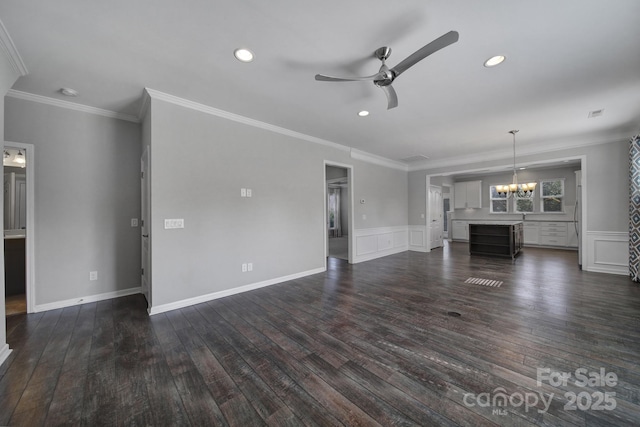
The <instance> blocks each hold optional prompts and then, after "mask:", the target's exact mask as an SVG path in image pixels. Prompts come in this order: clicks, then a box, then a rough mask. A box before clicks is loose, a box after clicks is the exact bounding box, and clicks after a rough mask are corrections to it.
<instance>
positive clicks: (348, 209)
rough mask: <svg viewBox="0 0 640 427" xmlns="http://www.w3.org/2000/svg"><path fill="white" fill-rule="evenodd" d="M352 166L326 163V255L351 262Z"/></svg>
mask: <svg viewBox="0 0 640 427" xmlns="http://www.w3.org/2000/svg"><path fill="white" fill-rule="evenodd" d="M351 170H352V169H351V168H350V167H348V166H340V165H333V164H325V217H326V234H325V237H326V256H327V258H335V259H341V260H345V261H347V262H351V260H352V258H351V238H350V237H351V234H352V226H353V221H352V218H351V217H352V215H351V213H352V199H353V197H352V194H353V193H352V188H351Z"/></svg>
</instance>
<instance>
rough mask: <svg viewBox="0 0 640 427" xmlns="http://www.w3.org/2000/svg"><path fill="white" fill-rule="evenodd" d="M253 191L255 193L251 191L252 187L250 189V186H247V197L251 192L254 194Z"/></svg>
mask: <svg viewBox="0 0 640 427" xmlns="http://www.w3.org/2000/svg"><path fill="white" fill-rule="evenodd" d="M252 193H253V192H252V191H251V189H250V188H247V197H251V194H252Z"/></svg>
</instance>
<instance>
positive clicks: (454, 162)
mask: <svg viewBox="0 0 640 427" xmlns="http://www.w3.org/2000/svg"><path fill="white" fill-rule="evenodd" d="M627 141H628V138H623V139H620V138H615V139H613V140H611V139H609V140H594V141H587V142H583V141H576V140H571V141H567V142H560V143H558V142H556V143H550V144H546V145H542V146H537V147H535V148H532V147H523V148H519V149H518V150H519V151H518V157H519V158H522V157H524V156H532V155H536V154H545V153H553V152H557V151H563V150H571V149H576V148H582V147H589V146H593V145H601V144H609V143H620V142H627ZM505 159H512V156H505V152H504V150H496V151H489V152H486V153H482V154H473V155H469V156H457V157H449V158H445V159H439V160H438V159H436V160H427V161H424V162H420V163H416V164H413V165H411V166H409V172H414V171H421V170H429V169H436V168H437V169H440V168H446V167H454V166H465V165H472V164H478V163H483V162H490V161H494V160H505ZM510 161H511V160H510Z"/></svg>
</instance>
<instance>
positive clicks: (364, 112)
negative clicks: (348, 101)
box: [358, 110, 369, 117]
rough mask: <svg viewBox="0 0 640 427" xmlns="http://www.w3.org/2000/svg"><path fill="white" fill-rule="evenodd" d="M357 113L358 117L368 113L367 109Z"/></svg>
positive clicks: (365, 115)
mask: <svg viewBox="0 0 640 427" xmlns="http://www.w3.org/2000/svg"><path fill="white" fill-rule="evenodd" d="M358 115H359V116H360V117H367V116H368V115H369V112H368V111H367V110H362V111H360V112H359V113H358Z"/></svg>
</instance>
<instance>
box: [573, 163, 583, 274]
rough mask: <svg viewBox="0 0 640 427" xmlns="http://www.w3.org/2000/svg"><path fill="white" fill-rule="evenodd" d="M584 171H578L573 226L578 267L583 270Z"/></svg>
mask: <svg viewBox="0 0 640 427" xmlns="http://www.w3.org/2000/svg"><path fill="white" fill-rule="evenodd" d="M581 224H582V171H581V170H579V171H576V205H575V208H574V209H573V226H574V227H575V228H576V236H578V265H579V266H580V269H582V228H581Z"/></svg>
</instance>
